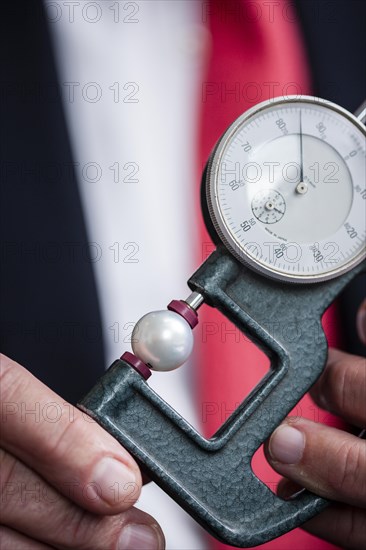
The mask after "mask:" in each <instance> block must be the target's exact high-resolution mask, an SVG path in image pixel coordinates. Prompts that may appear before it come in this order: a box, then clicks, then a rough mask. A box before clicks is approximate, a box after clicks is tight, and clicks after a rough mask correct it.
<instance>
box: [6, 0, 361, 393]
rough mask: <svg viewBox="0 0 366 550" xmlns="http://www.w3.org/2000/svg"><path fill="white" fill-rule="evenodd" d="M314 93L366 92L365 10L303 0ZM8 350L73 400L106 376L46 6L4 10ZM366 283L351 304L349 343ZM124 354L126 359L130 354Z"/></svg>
mask: <svg viewBox="0 0 366 550" xmlns="http://www.w3.org/2000/svg"><path fill="white" fill-rule="evenodd" d="M297 9H298V14H299V17H300V21H301V25H302V27H303V31H304V37H305V42H306V47H307V49H308V53H309V58H310V62H311V68H312V74H313V79H314V95H319V96H321V97H325V98H327V99H329V100H332V101H335V102H336V103H339V104H340V105H342V106H344V107H346V108H347V109H349V110H351V111H353V110H355V109H356V108H357V107H358V106H359V104H360V103H361V102H362V101H363V99H364V98H365V96H366V93H365V71H364V68H365V39H364V31H365V28H366V24H365V23H366V20H365V3H364V2H363V1H362V0H360V1H358V0H298V2H297ZM1 22H2V26H3V29H2V32H1V36H2V40H3V42H4V44H3V46H2V48H1V57H2V59H1V109H2V114H1V119H0V123H1V165H0V168H1V217H0V223H1V239H2V243H1V264H2V271H1V280H0V284H1V303H0V323H1V351H2V352H3V353H5V354H7V355H9V356H11V357H13V358H15V359H16V360H18V361H19V362H20V363H22V364H23V365H24V366H26V367H27V368H28V369H30V370H31V371H33V372H34V373H35V374H36V375H37V376H38V377H39V378H41V379H42V380H43V381H45V383H46V384H48V385H49V386H51V387H52V388H54V389H55V390H56V391H57V392H58V393H60V394H61V395H62V396H64V397H65V399H68V400H71V401H72V402H74V401H76V399H77V398H78V397H80V396H81V395H83V394H84V393H85V392H86V391H87V390H88V389H89V388H90V387H91V385H92V384H93V382H94V381H95V380H96V378H97V377H98V376H99V375H100V374H101V373H102V372H103V368H104V366H105V365H104V354H103V341H102V331H101V321H100V311H99V305H98V299H97V295H96V286H95V281H94V276H93V271H92V264H91V262H90V261H88V257H87V250H88V246H87V242H88V238H87V235H86V230H85V224H84V220H83V213H82V209H81V202H80V197H79V194H78V189H77V185H76V181H75V174H74V170H73V159H72V152H71V149H70V144H69V139H68V134H67V128H66V125H65V119H64V113H63V110H62V105H61V98H60V93H59V86H58V82H57V77H56V71H55V62H54V57H53V52H52V47H51V42H50V36H49V29H48V27H47V22H46V18H45V14H44V12H43V8H42V4H41V2H40V1H39V0H27V1H26V2H5V3H3V4H2V12H1ZM363 293H364V282H363V283H362V282H360V281H358V283H356V284H354V285H353V289H352V292H347V294H346V296H345V297H344V302H345V303H346V305H347V307H346V308H344V312H343V318H344V321H345V323H344V329H345V333H346V335H347V338H348V345H349V346H351V347H352V349H353V350H354V351H360V343H359V342H358V341H357V339H356V338H355V337H354V321H353V318H354V313H355V308H356V303H357V302H358V301H359V299H360V295H362V294H363ZM122 351H124V350H121V352H122Z"/></svg>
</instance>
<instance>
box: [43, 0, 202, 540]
mask: <svg viewBox="0 0 366 550" xmlns="http://www.w3.org/2000/svg"><path fill="white" fill-rule="evenodd" d="M45 4H46V9H47V16H48V19H49V22H50V28H51V31H52V36H53V39H54V44H55V53H56V61H57V68H58V73H59V80H60V84H61V88H62V90H63V102H64V108H65V114H66V119H67V124H68V129H69V136H70V140H71V145H72V150H73V155H74V160H75V163H76V173H77V177H78V185H79V189H80V194H81V199H82V204H83V209H84V215H85V219H86V224H87V231H88V237H89V241H90V242H91V243H93V244H92V245H91V251H92V256H93V258H94V259H95V261H94V263H93V266H94V269H95V276H96V281H97V288H98V292H99V299H100V305H101V312H102V323H103V333H104V341H105V347H106V354H107V357H106V366H108V365H109V364H110V363H111V362H112V361H113V360H114V359H116V358H118V357H119V356H120V355H121V354H122V353H123V352H124V351H131V347H130V346H131V345H130V343H129V338H130V336H131V332H132V328H133V325H134V324H135V322H136V321H137V320H138V319H139V318H140V317H141V316H142V315H144V314H145V313H147V312H148V311H153V310H159V309H165V308H166V305H167V304H168V303H169V302H170V300H171V299H173V298H175V299H182V298H183V299H184V298H185V297H186V296H187V295H188V294H189V292H190V291H189V289H188V287H187V285H186V280H187V279H188V277H189V276H190V275H191V273H192V272H193V271H194V269H195V268H196V267H197V258H194V250H195V244H194V243H195V239H196V237H197V235H196V229H195V224H194V220H193V223H192V215H193V213H194V211H195V210H194V205H195V202H197V200H198V199H197V192H198V190H197V188H196V189H195V178H196V176H197V169H196V163H197V129H198V119H199V116H200V112H199V107H200V92H201V90H200V83H201V80H202V76H203V71H204V67H205V59H206V56H205V53H206V51H207V46H208V42H209V37H208V31H207V30H206V28H205V26H204V24H203V22H202V14H201V10H202V3H201V2H199V1H196V0H193V1H184V0H183V1H180V0H179V1H176V0H174V1H169V0H168V1H164V0H146V1H138V2H110V1H102V2H83V1H81V2H54V1H52V2H51V1H48V0H45ZM192 363H194V361H192V362H190V363H189V364H187V365H185V366H183V367H181V368H180V369H178V370H177V371H174V372H172V373H154V374H153V376H152V377H151V379H150V380H149V384H150V383H151V385H152V387H153V388H154V389H155V390H156V391H157V392H158V393H159V394H160V395H161V396H162V397H163V398H164V399H165V400H166V401H168V402H169V403H170V404H171V405H172V406H173V407H174V408H175V409H177V410H178V411H179V412H180V413H181V414H183V416H184V417H185V418H186V419H187V420H188V421H190V422H191V423H192V424H193V425H195V426H196V427H198V421H197V418H196V414H195V409H194V407H193V404H192V400H191V394H192V392H191V384H192V382H191V381H192V378H193V376H192V371H191V369H193V367H194V365H193V364H192ZM150 381H151V382H150ZM137 506H138V507H139V508H141V509H143V510H144V511H146V512H148V513H150V514H152V515H153V516H154V517H155V518H156V519H157V521H158V522H159V523H160V525H161V526H162V528H163V530H164V532H165V535H166V539H167V548H168V549H177V550H178V549H179V550H183V549H184V550H188V549H200V550H201V549H203V548H205V541H204V538H203V536H202V529H201V528H200V527H198V526H197V525H196V523H195V522H194V521H193V520H192V519H191V518H190V517H189V516H188V515H187V514H186V513H185V512H184V511H183V510H181V508H180V507H179V506H178V505H176V504H175V503H174V502H173V501H172V500H171V499H170V498H169V497H168V496H167V495H165V493H163V491H161V490H160V488H159V487H157V486H156V485H155V484H153V483H151V484H149V485H148V486H147V487H145V488H144V489H143V492H142V496H141V498H140V499H139V502H138V503H137Z"/></svg>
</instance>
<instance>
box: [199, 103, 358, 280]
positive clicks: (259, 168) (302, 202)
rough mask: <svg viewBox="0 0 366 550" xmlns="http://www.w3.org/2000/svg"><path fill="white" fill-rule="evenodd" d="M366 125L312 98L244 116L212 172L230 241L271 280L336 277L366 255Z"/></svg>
mask: <svg viewBox="0 0 366 550" xmlns="http://www.w3.org/2000/svg"><path fill="white" fill-rule="evenodd" d="M365 165H366V164H365V127H364V126H363V124H362V123H361V122H360V120H358V119H357V118H356V117H355V116H353V115H352V114H350V113H349V112H348V111H346V110H344V109H342V108H341V107H339V106H338V105H335V104H334V103H331V102H328V101H325V100H321V99H318V98H315V97H308V96H301V97H289V98H280V99H275V100H270V101H266V102H264V103H260V104H259V105H257V106H255V107H254V108H252V109H250V110H249V111H247V112H246V113H245V114H244V115H242V116H241V117H240V118H238V119H237V120H236V121H235V122H234V123H233V124H232V125H231V126H230V127H229V128H228V130H227V131H226V132H225V134H224V135H223V136H222V138H221V139H220V141H219V142H218V144H217V146H216V148H215V150H214V151H213V153H212V155H211V158H210V161H209V165H208V170H207V199H208V207H209V211H210V216H211V219H212V221H213V224H214V226H215V229H216V232H217V233H218V235H219V237H220V238H221V240H222V242H223V243H224V245H225V246H226V247H227V248H228V249H229V250H230V251H231V252H232V253H233V254H234V255H235V256H236V257H237V258H238V259H239V260H240V261H241V262H243V263H245V264H249V265H250V266H251V267H252V268H254V269H255V270H257V271H260V272H262V273H263V274H264V275H267V276H269V277H271V278H276V279H283V280H287V281H292V282H300V283H301V282H303V283H311V282H318V281H324V280H327V279H331V278H333V277H336V276H338V275H340V274H341V273H344V272H346V271H348V270H349V269H351V268H352V267H354V266H355V265H357V264H358V263H360V262H361V261H362V260H363V259H364V257H365V244H364V243H365V235H366V188H365V180H366V178H365Z"/></svg>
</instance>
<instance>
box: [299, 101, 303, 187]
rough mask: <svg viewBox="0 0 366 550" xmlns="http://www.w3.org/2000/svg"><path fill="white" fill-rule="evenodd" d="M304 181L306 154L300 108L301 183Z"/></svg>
mask: <svg viewBox="0 0 366 550" xmlns="http://www.w3.org/2000/svg"><path fill="white" fill-rule="evenodd" d="M303 181H304V155H303V147H302V120H301V110H300V183H303Z"/></svg>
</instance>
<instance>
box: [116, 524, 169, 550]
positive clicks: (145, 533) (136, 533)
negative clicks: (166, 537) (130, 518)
mask: <svg viewBox="0 0 366 550" xmlns="http://www.w3.org/2000/svg"><path fill="white" fill-rule="evenodd" d="M117 548H118V550H125V549H128V550H131V549H132V548H138V549H139V550H158V549H159V537H158V534H157V532H156V531H155V529H154V528H153V527H149V526H148V525H139V524H137V523H129V524H128V525H126V527H124V529H123V531H122V533H121V534H120V537H119V539H118V546H117Z"/></svg>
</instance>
